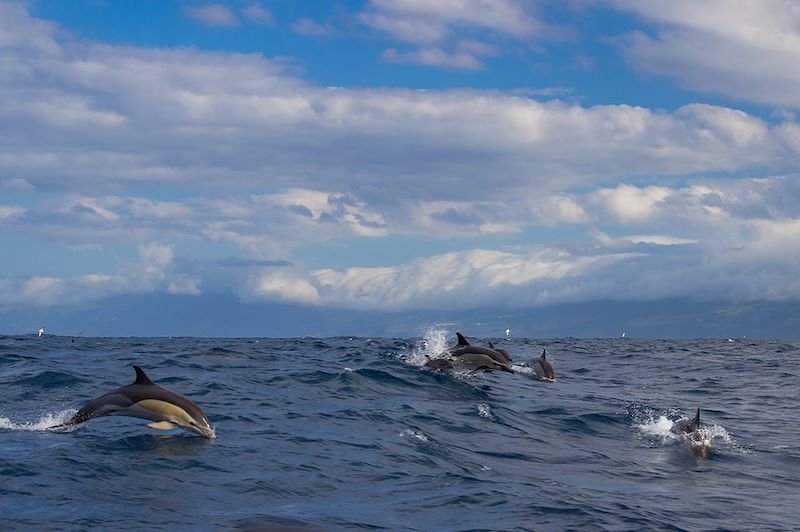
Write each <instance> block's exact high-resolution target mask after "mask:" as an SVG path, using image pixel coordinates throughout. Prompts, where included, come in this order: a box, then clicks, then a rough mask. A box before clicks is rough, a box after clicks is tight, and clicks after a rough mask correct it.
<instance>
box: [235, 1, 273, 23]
mask: <svg viewBox="0 0 800 532" xmlns="http://www.w3.org/2000/svg"><path fill="white" fill-rule="evenodd" d="M242 13H243V14H244V16H245V17H246V18H247V19H248V20H251V21H253V22H255V23H257V24H261V25H262V26H272V25H273V24H274V23H275V18H274V17H273V15H272V12H271V11H270V10H269V9H266V8H264V7H263V6H262V5H261V4H258V3H254V4H250V5H248V6H246V7H245V8H243V9H242Z"/></svg>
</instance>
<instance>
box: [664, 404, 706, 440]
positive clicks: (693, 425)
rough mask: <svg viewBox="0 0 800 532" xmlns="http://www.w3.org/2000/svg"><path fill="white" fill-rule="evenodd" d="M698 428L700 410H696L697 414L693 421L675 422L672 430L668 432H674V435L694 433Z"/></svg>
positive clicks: (682, 420)
mask: <svg viewBox="0 0 800 532" xmlns="http://www.w3.org/2000/svg"><path fill="white" fill-rule="evenodd" d="M699 428H700V409H699V408H698V409H697V414H695V416H694V419H681V420H680V421H676V422H675V424H674V425H672V428H671V429H669V430H670V432H674V433H675V434H681V433H691V432H694V431H696V430H697V429H699Z"/></svg>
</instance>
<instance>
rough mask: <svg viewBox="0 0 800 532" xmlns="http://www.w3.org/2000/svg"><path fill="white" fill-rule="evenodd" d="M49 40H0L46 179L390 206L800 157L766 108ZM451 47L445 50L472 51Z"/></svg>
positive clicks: (39, 175) (4, 154)
mask: <svg viewBox="0 0 800 532" xmlns="http://www.w3.org/2000/svg"><path fill="white" fill-rule="evenodd" d="M12 14H13V17H14V18H12V19H10V20H7V21H2V22H0V24H3V25H5V26H18V25H20V26H28V27H33V28H37V29H38V31H40V32H41V31H44V32H45V33H46V35H45V37H42V39H44V40H51V41H52V32H53V31H55V30H54V29H53V28H52V27H51V26H48V25H43V26H41V27H40V26H36V25H34V24H32V22H31V20H32V19H31V18H30V17H27V16H26V15H25V14H24V12H18V11H13V13H12ZM47 32H50V33H47ZM30 39H32V40H36V39H35V38H34V37H30ZM53 42H55V41H53ZM56 46H57V48H56V49H55V50H53V51H52V53H40V54H38V55H33V56H30V55H28V54H27V53H26V54H21V53H19V51H18V50H17V49H16V48H8V47H6V48H0V57H2V58H3V60H4V61H5V63H4V64H11V65H17V66H18V67H19V68H20V69H24V72H25V75H15V76H7V77H2V78H1V79H0V119H2V120H3V122H4V124H6V128H5V131H13V132H14V134H13V135H9V134H8V133H7V134H6V135H5V136H3V140H4V142H3V143H2V144H0V170H1V171H3V173H4V175H24V176H26V180H27V181H28V182H29V183H30V184H32V185H33V186H35V187H37V188H40V187H42V188H43V189H49V188H51V187H52V186H59V187H69V188H72V189H74V190H80V191H85V190H92V191H93V192H95V193H96V192H97V191H103V192H110V191H113V190H114V187H117V189H118V188H119V187H124V186H142V185H144V186H152V185H165V184H166V185H170V186H176V187H203V186H208V187H216V186H217V184H218V183H220V182H225V183H226V184H227V185H228V186H230V187H246V188H256V189H257V188H258V187H264V186H266V187H270V188H272V189H274V188H278V189H286V188H293V187H302V188H305V189H309V190H331V191H332V192H341V191H345V190H346V191H350V192H351V193H353V194H354V195H355V196H356V197H358V198H360V199H362V200H363V201H369V202H370V203H371V204H372V205H371V206H372V207H373V208H374V209H375V210H379V209H385V208H386V207H385V205H383V204H380V203H386V202H389V201H394V202H397V203H401V202H403V201H409V200H414V199H417V198H436V199H442V200H468V199H478V198H479V197H480V198H482V199H489V200H498V199H502V198H507V197H509V196H510V195H514V196H519V195H520V194H528V195H541V194H542V192H543V191H553V190H557V189H561V190H564V189H569V188H571V187H585V186H593V185H596V184H598V183H614V182H617V181H618V180H620V179H631V178H637V177H638V178H649V177H653V176H671V175H685V174H689V173H702V172H712V173H713V172H742V171H750V170H757V171H760V170H761V169H768V170H769V171H773V172H781V171H787V170H789V169H791V168H795V167H797V165H798V163H800V140H798V139H800V134H798V133H797V132H798V131H800V129H799V128H798V126H797V124H796V123H795V122H793V121H792V120H793V118H792V117H790V116H787V117H786V118H785V121H783V122H778V123H776V124H769V123H767V122H765V121H763V120H761V119H759V118H756V117H754V116H752V115H748V114H746V113H743V112H741V111H737V110H733V109H728V108H724V107H719V106H710V105H688V106H685V107H682V108H679V109H677V110H676V111H675V112H671V113H670V112H665V111H657V112H655V111H651V110H648V109H644V108H641V107H632V106H626V105H608V106H592V107H582V106H580V105H575V104H566V103H563V102H559V101H549V102H539V101H537V100H535V99H530V98H525V97H520V96H512V95H507V94H503V93H499V92H493V91H477V90H450V91H411V90H395V89H349V88H321V87H314V86H309V85H308V84H305V83H303V82H301V81H300V80H298V79H297V78H295V77H293V76H292V75H290V74H289V72H288V71H287V70H286V69H285V67H284V66H283V65H282V64H280V63H276V62H273V61H269V60H267V59H265V58H263V57H261V56H259V55H253V54H236V53H214V52H203V51H198V50H192V49H175V50H167V49H153V50H143V49H134V48H128V47H118V46H104V45H97V44H92V43H90V42H89V43H87V42H69V43H64V44H61V45H56ZM398 53H399V52H398ZM453 53H455V54H458V53H459V52H447V53H446V54H445V55H443V56H440V57H439V58H438V59H436V58H435V57H434V62H435V61H439V62H440V63H441V64H444V63H447V62H450V61H461V62H462V64H463V66H470V65H471V66H477V65H478V63H475V62H473V61H472V60H470V59H469V57H473V59H475V58H474V56H470V55H469V54H467V55H466V56H463V57H464V58H465V59H459V57H461V56H458V55H452V54H453ZM447 54H451V55H447ZM476 61H477V60H476ZM89 89H90V90H89ZM57 108H60V110H59V109H57ZM87 124H91V126H92V127H86V126H87ZM0 135H2V133H0ZM378 180H380V183H381V186H380V187H377V186H376V185H375V184H376V182H377V181H378ZM489 181H491V186H486V183H488V182H489ZM331 183H333V184H334V185H333V186H331ZM487 194H488V197H487ZM376 202H380V203H376Z"/></svg>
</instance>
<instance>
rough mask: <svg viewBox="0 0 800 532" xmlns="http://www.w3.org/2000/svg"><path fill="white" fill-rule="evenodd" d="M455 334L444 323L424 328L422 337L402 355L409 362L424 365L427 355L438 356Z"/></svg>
mask: <svg viewBox="0 0 800 532" xmlns="http://www.w3.org/2000/svg"><path fill="white" fill-rule="evenodd" d="M451 336H455V334H454V333H452V332H451V331H450V330H449V329H447V328H445V327H444V325H443V324H435V325H431V326H429V327H426V328H425V329H423V330H422V339H421V340H420V342H419V343H418V344H417V345H415V346H414V349H412V350H411V351H410V352H409V353H403V354H402V355H400V356H401V357H402V358H403V359H404V360H405V362H406V363H407V364H411V365H412V366H417V367H422V366H424V365H425V362H427V361H428V358H427V357H431V358H436V357H438V356H439V355H440V354H441V352H442V351H444V350H445V349H447V348H448V347H449V346H450V342H449V339H450V337H451Z"/></svg>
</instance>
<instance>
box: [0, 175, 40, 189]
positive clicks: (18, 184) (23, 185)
mask: <svg viewBox="0 0 800 532" xmlns="http://www.w3.org/2000/svg"><path fill="white" fill-rule="evenodd" d="M0 190H7V191H11V192H35V191H36V187H34V186H33V185H31V184H30V183H29V182H28V180H27V179H23V178H21V177H10V178H8V179H0Z"/></svg>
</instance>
